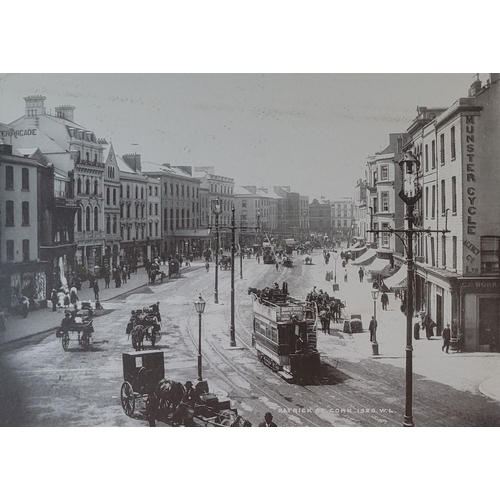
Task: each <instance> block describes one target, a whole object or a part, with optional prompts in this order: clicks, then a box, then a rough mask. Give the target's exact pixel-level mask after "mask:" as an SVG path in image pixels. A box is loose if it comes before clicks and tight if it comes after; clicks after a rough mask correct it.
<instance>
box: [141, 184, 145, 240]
mask: <svg viewBox="0 0 500 500" xmlns="http://www.w3.org/2000/svg"><path fill="white" fill-rule="evenodd" d="M143 199H144V188H143V187H141V200H143ZM142 231H143V232H144V228H143V229H142Z"/></svg>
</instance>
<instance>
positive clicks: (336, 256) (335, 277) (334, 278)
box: [332, 250, 339, 283]
mask: <svg viewBox="0 0 500 500" xmlns="http://www.w3.org/2000/svg"><path fill="white" fill-rule="evenodd" d="M332 256H333V261H334V263H335V274H334V275H333V282H334V283H337V259H338V258H339V253H338V252H337V250H334V251H333V252H332Z"/></svg>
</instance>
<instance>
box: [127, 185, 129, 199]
mask: <svg viewBox="0 0 500 500" xmlns="http://www.w3.org/2000/svg"><path fill="white" fill-rule="evenodd" d="M127 198H130V186H129V185H128V184H127Z"/></svg>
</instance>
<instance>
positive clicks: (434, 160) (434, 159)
mask: <svg viewBox="0 0 500 500" xmlns="http://www.w3.org/2000/svg"><path fill="white" fill-rule="evenodd" d="M431 155H432V168H436V141H432V143H431Z"/></svg>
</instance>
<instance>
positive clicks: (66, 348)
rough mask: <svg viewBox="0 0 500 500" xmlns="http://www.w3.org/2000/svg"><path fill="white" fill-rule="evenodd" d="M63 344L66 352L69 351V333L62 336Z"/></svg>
mask: <svg viewBox="0 0 500 500" xmlns="http://www.w3.org/2000/svg"><path fill="white" fill-rule="evenodd" d="M61 343H62V347H63V349H64V350H65V351H67V350H68V347H69V334H68V333H65V334H64V335H63V336H62V340H61Z"/></svg>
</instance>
